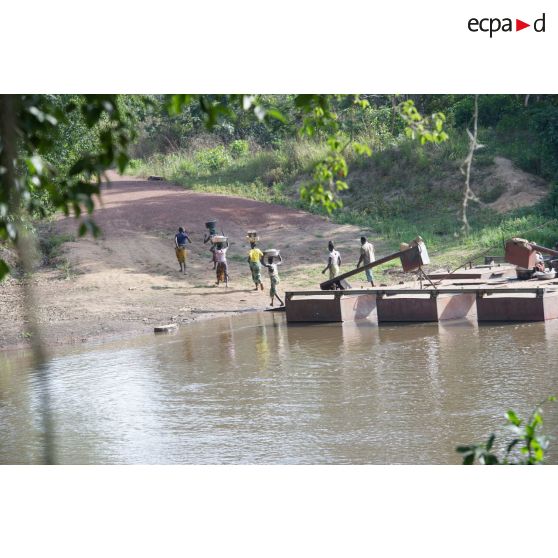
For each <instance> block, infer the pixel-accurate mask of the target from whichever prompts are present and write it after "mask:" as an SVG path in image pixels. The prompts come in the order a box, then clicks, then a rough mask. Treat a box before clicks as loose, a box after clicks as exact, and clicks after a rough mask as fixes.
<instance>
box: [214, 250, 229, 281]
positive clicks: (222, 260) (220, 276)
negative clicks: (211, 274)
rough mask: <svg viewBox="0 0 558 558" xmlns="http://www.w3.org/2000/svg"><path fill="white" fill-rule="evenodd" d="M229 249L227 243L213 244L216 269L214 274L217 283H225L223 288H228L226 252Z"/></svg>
mask: <svg viewBox="0 0 558 558" xmlns="http://www.w3.org/2000/svg"><path fill="white" fill-rule="evenodd" d="M228 249H229V241H228V240H225V242H217V243H216V244H215V252H214V254H215V263H216V264H217V267H216V269H215V274H216V275H217V283H215V284H216V285H219V283H223V282H224V283H225V287H228V286H229V268H228V265H227V250H228Z"/></svg>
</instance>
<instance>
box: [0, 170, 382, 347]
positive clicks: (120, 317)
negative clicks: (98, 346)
mask: <svg viewBox="0 0 558 558" xmlns="http://www.w3.org/2000/svg"><path fill="white" fill-rule="evenodd" d="M110 179H111V183H110V184H107V185H106V186H105V187H104V188H103V193H102V206H101V207H100V208H99V209H97V210H96V212H95V220H96V222H97V223H98V225H99V226H100V227H101V229H102V233H103V235H102V238H100V239H97V240H95V239H92V238H90V237H88V238H82V239H79V240H76V241H71V242H67V243H65V244H63V246H62V249H61V253H60V254H59V256H58V258H57V266H53V265H50V266H46V267H42V268H40V269H39V270H38V272H37V273H36V275H35V276H34V278H33V281H34V283H35V285H34V286H35V290H36V294H37V297H38V300H39V308H38V315H39V319H40V322H41V324H42V326H43V328H42V329H43V331H44V334H45V338H46V341H47V343H48V344H50V345H53V344H62V343H84V342H88V341H91V340H95V339H101V338H107V337H115V336H127V335H132V334H138V333H148V332H152V331H153V326H154V325H156V324H160V323H169V322H171V321H174V322H177V323H179V324H180V323H187V322H190V321H193V320H196V319H201V318H206V317H210V316H214V315H219V314H221V313H232V312H235V311H248V310H250V309H264V308H265V307H266V306H267V304H268V303H269V297H268V289H269V280H268V278H267V273H266V272H264V274H263V277H264V284H265V286H266V290H265V291H264V292H260V291H258V292H256V291H254V286H253V283H252V282H251V277H250V271H249V269H248V264H247V263H246V257H247V250H248V248H249V246H248V244H247V242H246V240H245V235H246V230H248V229H256V230H258V232H259V234H260V237H261V242H260V246H261V247H262V248H271V247H274V248H280V249H281V254H282V256H283V258H284V264H283V266H282V267H281V268H280V276H281V283H280V293H284V291H285V290H288V289H294V288H300V287H306V288H316V287H317V286H318V284H319V282H320V281H322V280H323V279H324V276H323V275H321V270H322V269H323V267H324V266H325V263H326V259H327V242H328V240H329V239H333V240H334V241H335V242H336V246H337V248H338V249H339V251H340V252H341V256H342V258H343V260H344V265H343V267H342V269H344V270H348V269H350V268H352V267H353V266H354V264H356V262H357V260H358V255H359V242H358V237H359V235H360V233H361V231H360V229H358V228H356V227H353V226H349V225H336V224H333V223H331V222H329V221H328V220H327V219H324V218H321V217H317V216H314V215H310V214H308V213H305V212H303V211H297V210H294V209H288V208H285V207H282V206H277V205H269V204H265V203H260V202H256V201H252V200H247V199H243V198H236V197H228V196H222V195H214V194H203V193H196V192H189V191H187V190H184V189H183V188H181V187H177V186H173V185H170V184H167V183H164V182H148V181H145V180H137V179H132V178H128V177H118V176H117V175H111V176H110ZM210 218H215V219H217V221H218V227H219V228H222V229H223V230H224V232H225V233H226V234H227V235H228V236H229V238H230V249H229V252H228V260H229V268H230V277H231V282H230V284H229V288H225V287H224V286H219V287H215V286H214V283H215V273H214V271H212V264H211V263H210V253H209V251H208V245H204V244H203V235H204V231H205V227H204V223H205V222H206V221H207V220H208V219H210ZM180 225H182V226H184V227H185V229H186V230H187V231H188V233H189V234H190V237H191V239H192V242H193V244H191V245H190V250H189V257H188V262H187V265H188V270H187V274H186V275H181V274H180V273H179V271H178V268H179V266H178V262H177V261H176V258H175V254H174V249H173V239H174V234H175V232H176V229H177V228H178V226H180ZM77 226H78V223H77V221H76V220H75V219H71V218H60V219H58V220H57V221H55V223H54V224H53V226H52V229H53V231H54V233H55V234H59V235H60V234H67V235H76V232H77ZM380 251H381V248H380ZM356 284H360V283H359V282H358V281H357V282H356ZM21 310H22V309H21V285H20V284H19V282H18V280H16V279H14V278H9V279H8V280H7V281H5V282H4V283H2V284H0V348H1V349H6V348H13V347H16V346H21V345H24V344H25V343H26V341H27V336H28V334H27V333H26V330H25V324H23V323H22V311H21Z"/></svg>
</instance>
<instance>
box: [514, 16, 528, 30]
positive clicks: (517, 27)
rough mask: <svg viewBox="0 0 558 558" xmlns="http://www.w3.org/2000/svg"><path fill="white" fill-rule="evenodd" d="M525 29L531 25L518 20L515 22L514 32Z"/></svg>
mask: <svg viewBox="0 0 558 558" xmlns="http://www.w3.org/2000/svg"><path fill="white" fill-rule="evenodd" d="M526 27H531V24H530V23H525V22H524V21H521V20H520V19H516V20H515V30H516V31H521V30H522V29H525V28H526Z"/></svg>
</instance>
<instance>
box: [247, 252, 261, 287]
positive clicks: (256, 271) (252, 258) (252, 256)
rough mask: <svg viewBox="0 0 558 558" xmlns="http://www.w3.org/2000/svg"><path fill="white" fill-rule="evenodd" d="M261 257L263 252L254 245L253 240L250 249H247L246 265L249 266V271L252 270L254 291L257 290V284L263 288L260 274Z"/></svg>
mask: <svg viewBox="0 0 558 558" xmlns="http://www.w3.org/2000/svg"><path fill="white" fill-rule="evenodd" d="M261 258H263V252H262V251H261V250H260V249H259V248H258V247H257V246H256V243H255V242H251V243H250V250H249V251H248V265H249V266H250V271H251V272H252V281H254V284H255V285H256V291H257V290H258V286H259V287H260V289H261V290H262V291H263V289H264V286H263V283H262V275H261V274H262V264H261V263H260V260H261Z"/></svg>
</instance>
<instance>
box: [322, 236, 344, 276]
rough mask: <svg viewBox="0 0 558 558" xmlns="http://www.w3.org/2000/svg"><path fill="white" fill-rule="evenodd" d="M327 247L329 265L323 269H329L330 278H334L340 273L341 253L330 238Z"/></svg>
mask: <svg viewBox="0 0 558 558" xmlns="http://www.w3.org/2000/svg"><path fill="white" fill-rule="evenodd" d="M327 248H328V250H329V256H328V258H327V266H326V267H325V269H324V270H323V271H322V273H325V272H326V271H327V270H328V269H329V278H330V279H333V278H334V277H337V276H338V275H339V267H340V266H341V255H340V254H339V252H338V251H337V250H336V249H335V246H334V245H333V242H332V241H331V240H330V241H329V243H328V245H327Z"/></svg>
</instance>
